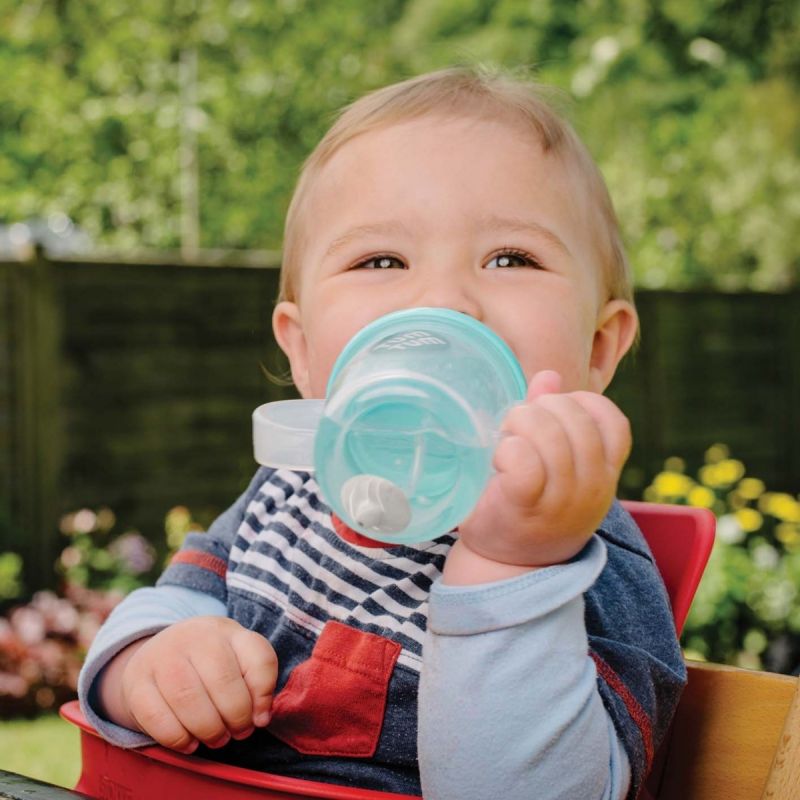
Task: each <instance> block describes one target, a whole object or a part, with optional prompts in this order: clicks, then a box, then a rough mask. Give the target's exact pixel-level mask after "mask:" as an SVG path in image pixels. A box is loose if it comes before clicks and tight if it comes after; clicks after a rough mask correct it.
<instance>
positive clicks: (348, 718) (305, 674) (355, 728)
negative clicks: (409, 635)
mask: <svg viewBox="0 0 800 800" xmlns="http://www.w3.org/2000/svg"><path fill="white" fill-rule="evenodd" d="M400 649H401V648H400V645H399V644H397V642H392V641H390V640H389V639H384V638H383V637H382V636H377V635H375V634H374V633H365V632H364V631H358V630H356V629H355V628H349V627H348V626H347V625H343V624H342V623H341V622H328V623H327V624H326V625H325V627H324V628H323V629H322V633H321V634H320V637H319V639H318V640H317V643H316V645H314V650H313V651H312V653H311V658H309V659H308V661H304V662H303V663H302V664H299V665H298V666H296V667H295V668H294V670H292V674H291V675H290V676H289V680H288V681H287V683H286V686H284V688H283V689H282V690H281V691H280V693H279V694H278V695H277V697H276V698H275V702H274V704H273V706H272V721H271V722H270V725H269V730H270V732H271V733H272V734H273V735H274V736H277V737H278V739H280V740H281V741H283V742H285V743H286V744H288V745H290V746H291V747H293V748H294V749H295V750H297V751H298V752H300V753H306V754H308V755H326V756H352V757H360V758H366V757H369V756H371V755H373V754H374V753H375V750H376V749H377V747H378V739H379V738H380V735H381V727H382V726H383V715H384V712H385V710H386V695H387V693H388V689H389V680H390V679H391V677H392V671H393V670H394V665H395V662H396V661H397V657H398V656H399V655H400Z"/></svg>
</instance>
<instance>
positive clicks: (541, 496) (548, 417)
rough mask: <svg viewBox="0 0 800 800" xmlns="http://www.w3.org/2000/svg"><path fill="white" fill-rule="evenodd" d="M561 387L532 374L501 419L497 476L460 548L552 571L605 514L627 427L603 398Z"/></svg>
mask: <svg viewBox="0 0 800 800" xmlns="http://www.w3.org/2000/svg"><path fill="white" fill-rule="evenodd" d="M560 386H561V378H560V376H559V375H558V374H557V373H555V372H552V371H544V372H539V373H537V374H536V375H534V377H533V379H532V380H531V382H530V385H529V388H528V396H527V398H526V400H525V402H524V403H523V404H522V405H519V406H515V407H514V408H512V409H511V411H510V412H509V413H508V415H507V416H506V419H505V421H504V423H503V426H502V431H503V433H504V436H503V438H502V439H501V441H500V443H499V444H498V446H497V450H496V451H495V456H494V466H495V469H496V470H497V472H496V474H495V475H494V476H492V478H491V480H490V481H489V484H488V485H487V487H486V491H485V492H484V493H483V496H482V497H481V499H480V500H479V501H478V505H477V506H476V508H475V510H474V511H473V512H472V514H471V515H470V516H469V517H468V518H467V519H466V520H465V521H464V522H463V523H462V525H461V526H460V527H459V547H460V548H466V549H468V550H469V551H472V553H474V554H476V555H477V556H479V557H481V558H482V559H487V560H488V561H489V562H500V563H501V564H506V565H516V566H518V567H534V566H545V565H548V564H556V563H560V562H563V561H566V560H568V559H570V558H572V557H573V556H574V555H576V554H577V553H578V552H580V550H581V549H582V548H583V547H584V545H585V544H586V542H587V541H588V540H589V538H590V537H591V536H592V534H593V533H594V531H595V530H596V528H597V526H598V525H599V524H600V522H601V521H602V519H603V517H604V516H605V514H606V513H607V511H608V509H609V507H610V506H611V503H612V501H613V499H614V495H615V493H616V488H617V482H618V480H619V474H620V471H621V470H622V465H623V464H624V463H625V459H626V458H627V456H628V453H629V451H630V446H631V433H630V425H629V423H628V420H627V418H626V417H625V416H624V415H623V413H622V412H621V411H620V410H619V409H618V408H617V407H616V406H615V405H614V403H612V402H611V401H610V400H609V399H608V398H606V397H603V395H600V394H596V393H595V392H586V391H579V392H569V393H563V394H562V393H560V392H559V389H560ZM459 558H460V555H459V554H457V555H456V559H454V561H458V560H459ZM449 561H450V558H448V562H449ZM448 566H450V565H449V564H448ZM445 577H446V578H447V574H446V575H445ZM493 577H497V575H494V576H493ZM487 579H491V577H490V578H487ZM470 582H472V581H470Z"/></svg>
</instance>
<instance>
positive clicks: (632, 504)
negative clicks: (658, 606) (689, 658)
mask: <svg viewBox="0 0 800 800" xmlns="http://www.w3.org/2000/svg"><path fill="white" fill-rule="evenodd" d="M622 505H623V506H624V508H625V509H626V510H627V511H628V513H629V514H630V515H631V516H632V517H633V519H634V521H635V522H636V524H637V525H638V526H639V529H640V530H641V531H642V533H643V534H644V538H645V539H646V540H647V543H648V544H649V545H650V549H651V550H652V552H653V557H654V558H655V562H656V566H657V567H658V571H659V572H660V573H661V577H662V578H663V580H664V584H665V585H666V587H667V594H668V595H669V600H670V603H671V605H672V615H673V617H674V618H675V627H676V629H677V631H678V633H680V632H681V631H682V630H683V624H684V622H686V615H687V614H688V613H689V606H690V605H691V604H692V598H693V597H694V594H695V592H696V591H697V586H698V585H699V583H700V578H702V576H703V570H704V569H705V566H706V563H707V562H708V558H709V556H710V555H711V549H712V547H713V546H714V530H715V528H716V518H715V517H714V515H713V514H712V513H711V512H710V511H709V510H708V509H707V508H695V507H693V506H671V505H663V504H661V503H642V502H638V501H633V500H626V501H624V502H623V503H622Z"/></svg>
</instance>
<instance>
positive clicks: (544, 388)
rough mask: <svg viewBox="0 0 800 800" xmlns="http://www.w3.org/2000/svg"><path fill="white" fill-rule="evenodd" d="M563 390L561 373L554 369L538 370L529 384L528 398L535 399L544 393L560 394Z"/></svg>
mask: <svg viewBox="0 0 800 800" xmlns="http://www.w3.org/2000/svg"><path fill="white" fill-rule="evenodd" d="M560 391H561V375H559V374H558V373H557V372H556V371H555V370H553V369H543V370H540V371H539V372H537V373H536V374H535V375H534V376H533V377H532V378H531V382H530V383H529V384H528V395H527V397H526V398H525V399H526V400H535V399H536V398H537V397H541V396H542V395H543V394H558V392H560Z"/></svg>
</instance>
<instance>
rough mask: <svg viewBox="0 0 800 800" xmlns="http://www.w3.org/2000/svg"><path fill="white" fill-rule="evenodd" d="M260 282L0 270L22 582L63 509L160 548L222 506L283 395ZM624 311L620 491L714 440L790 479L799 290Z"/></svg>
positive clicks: (799, 486)
mask: <svg viewBox="0 0 800 800" xmlns="http://www.w3.org/2000/svg"><path fill="white" fill-rule="evenodd" d="M265 266H269V265H265ZM276 289H277V270H275V269H271V268H264V269H254V268H250V267H230V266H228V267H214V268H212V267H207V266H181V265H176V264H141V263H139V264H133V263H126V264H120V263H114V264H110V263H70V262H50V261H45V260H42V259H38V260H33V261H31V262H27V263H13V264H0V552H2V551H4V550H16V551H17V552H20V553H21V554H22V555H23V556H24V558H25V563H26V583H27V586H28V588H29V589H31V588H36V587H39V586H43V585H47V584H49V583H52V580H53V572H52V565H53V561H54V559H55V557H56V555H57V553H58V552H59V550H60V549H61V548H62V547H63V545H64V543H65V542H64V540H63V538H61V537H60V536H59V534H58V532H57V529H58V521H59V517H60V516H61V515H62V514H63V513H65V512H66V511H69V510H74V509H76V508H81V507H90V508H95V507H98V506H101V505H105V506H108V507H110V508H111V509H112V510H113V511H114V512H115V513H116V514H117V517H118V520H119V526H118V527H120V528H124V527H127V526H133V527H136V528H137V529H139V530H140V531H142V532H143V533H144V534H145V535H146V536H147V537H148V538H150V539H151V540H153V541H154V542H162V541H163V519H164V515H165V513H166V511H167V510H168V509H170V508H171V507H172V506H174V505H177V504H182V505H186V506H188V507H189V508H190V509H192V511H193V512H195V514H196V515H197V516H198V517H199V518H201V519H203V520H205V521H207V520H208V519H210V518H211V517H212V516H213V515H214V514H215V513H217V512H218V511H219V510H221V509H223V508H224V507H225V506H226V505H228V504H229V503H230V502H232V501H233V500H234V499H235V497H236V496H237V495H238V493H239V491H240V490H241V489H242V488H243V487H244V485H245V484H246V482H247V480H248V478H249V476H250V475H251V473H252V471H253V468H254V463H253V460H252V455H251V442H250V413H251V411H252V409H253V408H254V407H255V406H256V405H258V404H259V403H263V402H266V401H268V400H271V399H277V398H279V397H284V396H288V395H289V394H290V390H288V389H283V388H280V387H277V386H275V385H274V384H273V383H271V382H270V381H268V380H267V378H266V377H265V374H264V371H263V367H265V366H266V367H267V368H268V369H269V370H270V371H272V372H279V371H280V370H281V369H282V366H283V364H282V360H281V358H280V357H279V354H278V351H277V347H276V346H275V344H274V342H273V340H272V335H271V330H270V314H271V310H272V303H273V299H274V296H275V294H276ZM638 306H639V311H640V314H641V317H642V327H643V331H644V334H643V338H642V342H641V345H640V347H639V349H638V352H637V353H636V354H635V355H634V356H633V357H631V358H629V359H628V360H627V361H626V363H625V365H624V367H623V368H622V369H621V371H620V372H619V374H618V376H617V378H616V379H615V381H614V384H613V386H612V389H611V394H612V395H613V396H614V398H615V399H616V400H617V401H618V402H619V403H620V404H621V405H622V407H623V408H624V409H625V411H626V412H627V413H628V414H629V416H630V418H631V421H632V424H633V429H634V436H635V447H634V451H633V454H632V456H631V459H630V463H629V467H628V469H627V470H626V472H625V475H624V478H623V493H624V494H627V495H628V496H636V495H637V494H638V492H639V491H640V490H641V488H642V486H643V484H644V482H645V481H646V479H648V478H649V477H651V476H652V475H653V473H654V472H655V471H656V470H657V469H658V468H659V467H660V465H661V462H662V461H663V459H664V458H665V457H666V456H669V455H680V456H683V457H685V458H686V459H687V460H688V461H689V463H690V464H692V463H693V464H696V463H697V462H699V461H700V460H701V458H702V454H703V451H704V450H705V449H706V448H707V447H708V446H709V445H710V444H712V443H714V442H717V441H721V442H724V443H726V444H728V445H729V446H730V447H731V449H732V451H733V453H734V455H736V456H737V457H739V458H741V459H742V460H743V461H745V463H746V464H747V466H748V468H749V471H750V473H751V474H753V475H756V476H759V477H762V478H763V479H764V480H765V481H767V484H768V486H769V487H770V488H774V489H785V490H789V491H792V492H797V491H798V490H800V413H799V410H800V352H798V347H797V345H798V343H800V322H799V320H800V313H798V312H800V294H798V293H792V294H782V295H752V294H747V295H744V294H743V295H722V294H715V293H692V294H677V293H669V292H642V293H640V295H639V297H638Z"/></svg>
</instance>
